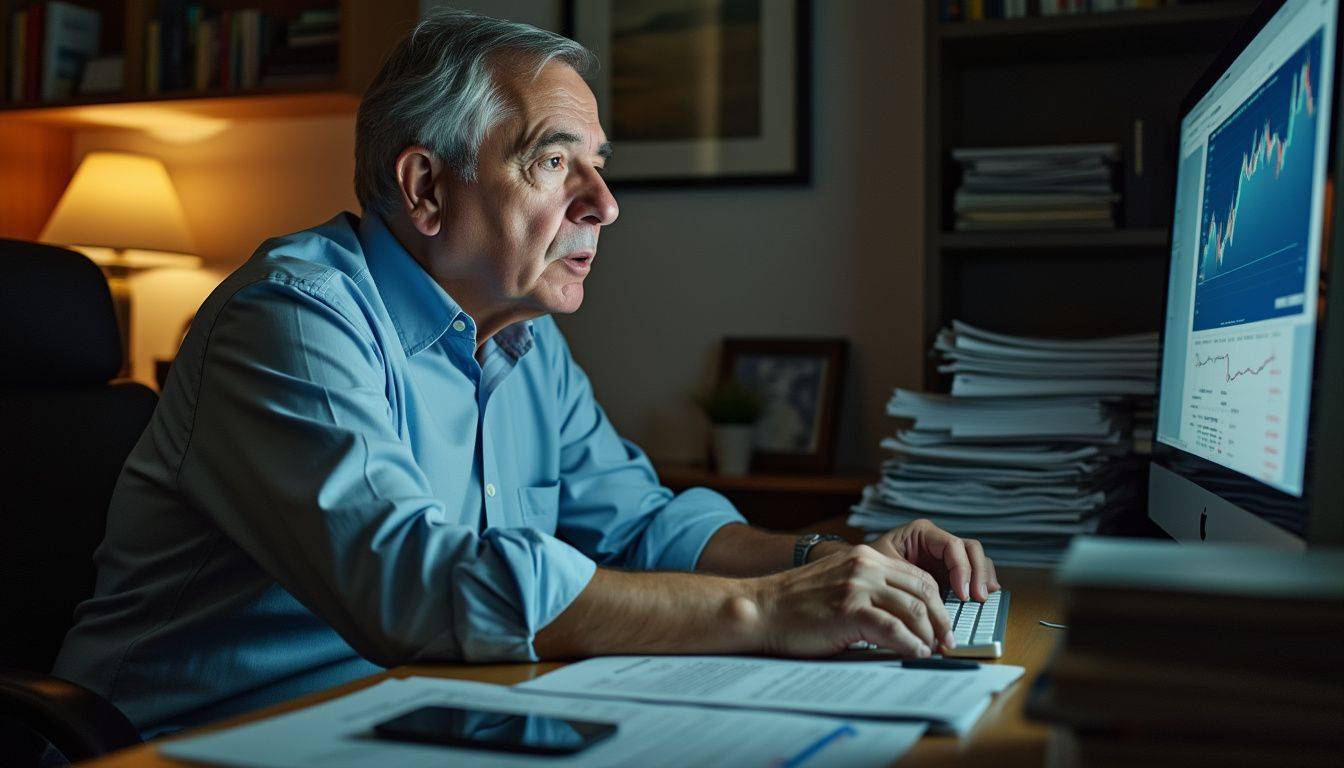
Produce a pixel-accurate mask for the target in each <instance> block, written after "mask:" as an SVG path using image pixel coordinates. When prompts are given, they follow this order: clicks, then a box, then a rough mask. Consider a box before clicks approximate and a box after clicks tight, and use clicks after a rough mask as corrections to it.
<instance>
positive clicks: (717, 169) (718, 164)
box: [566, 0, 811, 186]
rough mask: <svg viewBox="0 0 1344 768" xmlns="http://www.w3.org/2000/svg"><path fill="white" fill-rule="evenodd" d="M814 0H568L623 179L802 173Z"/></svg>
mask: <svg viewBox="0 0 1344 768" xmlns="http://www.w3.org/2000/svg"><path fill="white" fill-rule="evenodd" d="M810 19H811V3H810V0H568V2H567V13H566V24H567V27H566V33H567V34H568V35H569V36H570V37H572V38H573V39H575V40H577V41H579V42H580V43H583V44H584V45H585V46H587V47H588V48H589V49H590V50H592V51H594V52H595V53H596V54H597V58H598V67H597V69H596V71H595V72H593V73H591V74H590V79H589V82H590V84H591V85H592V87H593V92H594V94H596V96H597V106H598V112H599V114H600V115H601V118H602V125H603V127H604V128H605V129H606V132H607V137H608V139H610V140H611V142H612V144H613V145H615V148H616V154H615V156H614V157H613V158H612V162H611V163H610V164H609V165H608V167H607V172H606V174H605V175H606V177H607V179H608V180H609V181H611V182H612V183H613V184H616V185H620V186H701V185H726V184H772V183H782V184H805V183H807V182H808V181H810V178H811V146H810V145H811V115H810V107H811V105H810V100H811V95H810V93H811V88H810V82H809V74H810V72H811V50H810V38H811V29H810Z"/></svg>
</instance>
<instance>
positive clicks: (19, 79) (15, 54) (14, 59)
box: [9, 11, 28, 101]
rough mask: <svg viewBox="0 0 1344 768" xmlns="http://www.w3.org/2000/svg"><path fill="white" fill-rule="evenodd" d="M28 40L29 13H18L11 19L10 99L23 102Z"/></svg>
mask: <svg viewBox="0 0 1344 768" xmlns="http://www.w3.org/2000/svg"><path fill="white" fill-rule="evenodd" d="M27 39H28V12H27V11H18V12H17V13H15V14H14V16H13V17H12V18H11V26H10V32H9V41H10V51H9V99H10V101H23V84H24V64H25V63H26V62H25V60H26V58H27V57H26V54H25V52H24V43H25V42H26V41H27Z"/></svg>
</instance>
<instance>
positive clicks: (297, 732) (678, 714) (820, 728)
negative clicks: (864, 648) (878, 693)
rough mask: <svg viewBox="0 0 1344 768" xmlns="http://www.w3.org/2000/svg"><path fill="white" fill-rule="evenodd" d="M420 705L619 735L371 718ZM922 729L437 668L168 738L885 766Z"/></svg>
mask: <svg viewBox="0 0 1344 768" xmlns="http://www.w3.org/2000/svg"><path fill="white" fill-rule="evenodd" d="M425 706H446V707H466V708H474V709H486V710H494V711H501V712H518V713H533V714H539V715H549V716H551V717H558V718H562V719H563V718H572V719H578V720H592V721H599V722H608V723H615V724H616V726H617V731H616V734H615V735H614V736H612V737H611V738H609V739H606V740H604V741H602V742H599V743H597V744H594V745H592V746H591V747H589V748H588V749H585V750H584V751H582V752H579V753H578V754H575V755H571V756H568V757H552V756H539V755H522V754H510V753H507V752H495V751H488V750H476V749H468V748H465V747H447V746H439V745H433V744H412V743H406V742H399V741H388V740H385V739H381V738H377V737H375V736H374V735H373V726H374V725H375V724H377V723H380V722H383V721H384V720H388V719H391V718H393V717H396V716H398V715H401V714H404V713H406V712H409V711H411V710H414V709H419V708H420V707H425ZM923 732H924V725H923V724H922V723H875V722H865V721H856V722H849V721H846V720H843V719H837V718H829V717H812V716H807V715H797V714H782V713H775V712H743V711H727V712H725V711H724V710H717V709H704V708H697V707H685V706H672V705H662V706H659V705H653V704H639V703H635V702H626V701H603V700H599V699H592V698H571V697H560V696H553V695H548V696H542V695H537V694H529V693H521V692H519V691H517V690H516V689H510V688H506V687H504V686H500V685H489V684H486V683H474V682H468V681H463V680H441V679H437V678H424V677H420V678H414V677H413V678H408V679H405V680H385V681H383V682H381V683H379V684H377V685H374V686H371V687H369V688H365V689H363V690H361V691H357V692H355V693H352V694H349V695H347V696H342V697H340V698H338V699H333V700H331V701H328V702H326V703H323V704H318V705H316V706H313V707H308V708H307V709H301V710H298V711H296V712H291V713H289V714H285V715H280V716H278V717H273V718H270V719H267V720H262V721H259V722H256V723H251V724H249V725H241V726H238V727H236V728H229V729H227V730H223V731H217V732H215V733H209V734H205V735H203V736H197V737H195V738H185V739H180V740H173V741H168V742H165V743H164V744H163V745H162V746H160V747H159V752H160V753H161V754H163V755H166V756H168V757H172V758H177V759H181V760H194V761H199V762H204V763H212V764H215V765H227V766H242V767H246V768H259V767H260V766H267V768H346V767H347V766H348V767H349V768H355V767H356V766H358V767H359V768H365V767H366V766H384V765H386V766H397V768H421V767H423V768H443V766H451V765H470V766H473V768H475V767H476V766H483V767H484V768H536V767H537V766H556V768H568V767H569V766H579V765H582V766H585V767H587V766H613V767H614V766H630V765H637V766H640V768H659V767H660V766H686V765H732V766H761V767H762V768H765V767H766V766H772V767H776V768H778V767H788V766H802V767H803V768H812V766H830V765H845V766H850V765H853V766H875V767H876V766H886V765H890V764H891V763H893V762H894V761H895V760H896V759H897V758H899V757H900V756H901V755H902V754H904V753H905V751H906V750H908V749H909V748H910V747H911V746H912V745H914V743H915V742H916V741H918V740H919V737H920V735H921V734H922V733H923Z"/></svg>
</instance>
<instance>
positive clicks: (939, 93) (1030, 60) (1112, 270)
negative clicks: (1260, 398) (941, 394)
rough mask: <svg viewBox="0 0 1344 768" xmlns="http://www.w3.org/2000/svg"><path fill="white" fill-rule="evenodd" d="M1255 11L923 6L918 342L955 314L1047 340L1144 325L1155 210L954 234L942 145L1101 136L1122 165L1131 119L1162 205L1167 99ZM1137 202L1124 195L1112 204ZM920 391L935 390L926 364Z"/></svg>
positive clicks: (1154, 306)
mask: <svg viewBox="0 0 1344 768" xmlns="http://www.w3.org/2000/svg"><path fill="white" fill-rule="evenodd" d="M1255 5H1256V3H1255V2H1253V1H1251V0H1208V1H1207V2H1201V3H1197V4H1180V5H1170V6H1167V7H1163V8H1157V9H1152V10H1131V11H1116V12H1110V13H1093V14H1083V15H1072V16H1052V17H1035V18H1020V19H994V20H985V21H973V22H967V21H955V22H941V21H939V14H938V9H939V4H938V3H937V2H936V1H934V2H928V3H927V6H926V13H925V46H926V47H925V51H926V57H927V58H926V68H925V99H926V103H925V133H924V136H925V157H926V160H925V169H924V170H925V185H926V186H925V195H926V200H927V201H928V205H927V206H926V210H925V315H924V335H925V339H926V341H927V343H928V344H929V345H930V346H931V345H932V343H933V339H934V336H935V335H936V334H937V331H938V329H939V328H941V327H943V326H944V325H946V324H948V323H950V322H951V320H952V319H953V318H960V319H964V320H966V321H968V322H971V323H974V324H977V325H983V326H986V327H989V328H994V329H997V330H1002V331H1006V332H1009V333H1025V334H1040V335H1051V336H1059V337H1081V336H1092V335H1101V334H1121V333H1134V332H1139V331H1147V330H1153V329H1156V328H1157V327H1158V323H1159V320H1160V317H1161V312H1162V306H1161V302H1162V297H1163V293H1164V290H1163V289H1164V285H1165V281H1166V259H1167V252H1166V251H1167V244H1168V235H1167V229H1166V226H1167V224H1168V222H1167V221H1166V220H1165V219H1162V218H1158V217H1152V216H1150V217H1149V219H1151V220H1148V221H1144V222H1143V223H1141V224H1137V223H1135V222H1130V226H1128V227H1126V226H1124V225H1123V223H1124V222H1125V220H1126V218H1127V214H1126V213H1122V215H1121V216H1120V219H1121V221H1122V226H1121V227H1120V228H1117V229H1112V230H1077V231H1042V232H1031V231H1026V232H1021V231H1015V232H1002V233H998V232H956V231H953V229H952V224H953V220H954V212H953V208H952V201H953V194H954V192H955V190H956V187H957V185H958V183H959V170H958V167H957V165H956V164H955V163H954V162H953V161H952V159H951V151H952V150H953V149H954V148H957V147H988V146H1026V145H1041V144H1075V143H1093V142H1109V143H1115V144H1118V145H1119V146H1120V148H1121V155H1122V162H1128V161H1129V160H1130V159H1131V155H1132V153H1134V151H1135V147H1136V141H1135V138H1134V137H1135V132H1136V131H1135V121H1142V123H1143V126H1144V127H1143V136H1144V153H1143V154H1144V157H1145V163H1146V165H1147V169H1146V173H1147V174H1148V178H1149V179H1150V181H1149V182H1148V187H1147V190H1146V192H1147V197H1146V201H1147V203H1148V209H1149V210H1150V211H1162V210H1165V206H1164V203H1165V201H1169V200H1170V199H1171V194H1172V189H1171V174H1172V171H1173V163H1174V155H1175V141H1176V131H1175V127H1176V117H1177V111H1178V109H1179V107H1180V102H1181V99H1182V98H1183V97H1184V96H1185V94H1186V92H1187V91H1188V89H1189V88H1190V86H1191V85H1193V84H1194V81H1195V79H1196V78H1197V77H1198V76H1199V74H1200V73H1201V72H1202V71H1203V70H1204V69H1205V68H1206V67H1207V66H1208V65H1209V63H1211V62H1212V60H1213V57H1214V56H1215V55H1216V53H1217V52H1218V50H1219V49H1220V48H1221V47H1222V46H1223V45H1224V44H1225V43H1226V42H1227V41H1228V40H1229V39H1230V38H1231V37H1232V35H1233V33H1234V32H1235V31H1236V29H1237V28H1238V27H1239V26H1240V25H1241V23H1242V22H1243V21H1244V20H1245V19H1246V18H1247V17H1248V16H1249V15H1250V13H1251V11H1252V10H1253V9H1254V8H1255ZM1121 177H1123V174H1121ZM1132 191H1133V190H1122V194H1125V195H1126V196H1127V197H1128V196H1130V193H1131V192H1132ZM1135 202H1139V200H1138V199H1137V196H1136V197H1135V198H1134V199H1133V200H1126V201H1125V202H1122V203H1121V205H1122V207H1123V206H1126V205H1131V204H1133V203H1135ZM1166 216H1169V213H1168V214H1166ZM925 385H926V387H927V388H929V389H933V390H945V389H946V382H945V381H944V380H943V378H942V377H941V376H940V375H939V374H938V373H937V370H936V363H935V362H934V361H933V360H930V362H929V364H928V366H927V367H926V369H925Z"/></svg>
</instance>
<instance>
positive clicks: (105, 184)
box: [42, 152, 196, 268]
mask: <svg viewBox="0 0 1344 768" xmlns="http://www.w3.org/2000/svg"><path fill="white" fill-rule="evenodd" d="M42 240H43V241H44V242H48V243H55V244H58V245H69V246H84V247H82V248H80V250H82V251H85V252H86V253H89V256H90V258H93V259H94V260H95V261H98V262H99V263H102V264H104V265H106V266H124V267H127V268H136V267H138V266H140V265H138V264H133V263H128V262H129V259H130V255H131V254H132V253H134V252H136V251H158V252H159V254H157V257H158V261H157V262H156V263H154V264H152V265H145V266H168V264H167V263H165V259H164V258H163V257H165V256H167V257H169V258H171V255H172V254H188V253H192V252H193V251H195V250H196V247H195V245H194V244H193V243H192V240H191V235H190V234H189V233H188V232H187V220H186V217H185V216H184V215H183V213H182V203H181V201H179V200H178V198H177V191H176V190H175V189H173V182H172V180H171V179H169V178H168V169H166V168H164V167H163V163H162V162H160V161H158V160H156V159H154V158H152V157H145V156H143V155H132V154H127V153H125V152H90V153H89V154H87V155H85V156H84V160H83V162H81V163H80V164H79V169H78V170H76V171H75V177H74V178H73V179H71V180H70V186H68V187H66V188H65V194H63V195H61V201H60V202H59V203H57V204H56V211H55V213H53V214H52V215H51V218H50V219H49V220H48V221H47V227H46V229H44V230H42ZM88 246H92V248H90V247H88ZM95 249H100V250H101V249H110V250H111V251H121V252H123V253H118V254H111V255H108V256H107V259H108V260H107V261H102V260H100V259H99V258H98V256H95V255H94V254H95V253H98V252H99V251H97V250H95ZM103 253H106V251H103ZM172 263H173V264H174V265H176V264H182V265H183V266H195V264H194V263H192V262H185V263H183V262H181V261H173V262H172Z"/></svg>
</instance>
